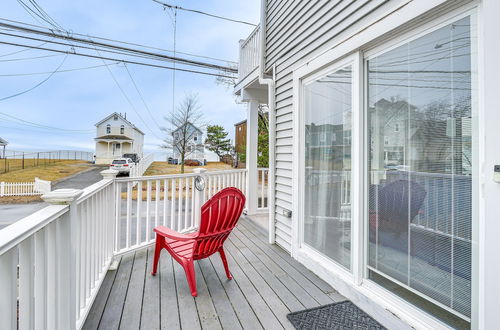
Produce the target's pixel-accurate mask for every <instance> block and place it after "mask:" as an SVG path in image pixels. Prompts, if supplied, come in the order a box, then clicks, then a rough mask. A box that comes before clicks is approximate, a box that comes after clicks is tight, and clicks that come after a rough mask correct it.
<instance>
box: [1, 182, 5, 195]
mask: <svg viewBox="0 0 500 330" xmlns="http://www.w3.org/2000/svg"><path fill="white" fill-rule="evenodd" d="M4 195H5V182H3V181H2V182H0V197H1V196H4Z"/></svg>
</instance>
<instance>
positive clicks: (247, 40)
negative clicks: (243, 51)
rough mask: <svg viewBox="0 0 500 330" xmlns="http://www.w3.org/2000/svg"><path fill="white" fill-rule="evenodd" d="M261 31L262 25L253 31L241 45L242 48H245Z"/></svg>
mask: <svg viewBox="0 0 500 330" xmlns="http://www.w3.org/2000/svg"><path fill="white" fill-rule="evenodd" d="M259 31H260V24H259V25H257V26H256V27H255V29H253V31H252V32H251V33H250V34H249V35H248V37H247V38H246V39H245V40H244V41H243V42H242V43H241V48H243V47H245V46H246V45H247V44H248V42H249V41H250V40H251V39H252V38H253V37H254V36H255V35H256V34H257V33H258V32H259Z"/></svg>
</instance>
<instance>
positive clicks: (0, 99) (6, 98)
mask: <svg viewBox="0 0 500 330" xmlns="http://www.w3.org/2000/svg"><path fill="white" fill-rule="evenodd" d="M67 58H68V55H66V56H64V59H63V60H62V62H61V64H59V66H58V67H57V68H56V69H55V70H54V71H53V72H51V73H50V74H49V75H48V76H47V78H45V79H44V80H42V81H40V82H39V83H38V84H36V85H35V86H33V87H31V88H28V89H27V90H24V91H22V92H19V93H16V94H13V95H9V96H6V97H3V98H0V101H5V100H8V99H11V98H13V97H16V96H19V95H22V94H26V93H28V92H31V91H32V90H34V89H35V88H37V87H39V86H40V85H42V84H43V83H45V82H46V81H47V80H49V79H50V77H52V76H53V75H54V73H56V72H57V70H59V69H60V68H61V67H62V65H63V64H64V62H65V61H66V59H67Z"/></svg>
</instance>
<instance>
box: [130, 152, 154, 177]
mask: <svg viewBox="0 0 500 330" xmlns="http://www.w3.org/2000/svg"><path fill="white" fill-rule="evenodd" d="M153 161H154V155H153V154H149V155H146V156H144V157H142V158H141V159H140V160H139V162H138V163H137V164H135V165H134V166H132V168H131V169H130V176H134V177H135V176H141V175H144V172H146V170H147V169H148V167H149V166H151V164H152V163H153Z"/></svg>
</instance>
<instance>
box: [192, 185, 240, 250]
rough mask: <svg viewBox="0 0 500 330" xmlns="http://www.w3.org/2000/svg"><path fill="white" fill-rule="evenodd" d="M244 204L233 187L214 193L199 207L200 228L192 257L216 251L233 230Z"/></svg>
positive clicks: (238, 192)
mask: <svg viewBox="0 0 500 330" xmlns="http://www.w3.org/2000/svg"><path fill="white" fill-rule="evenodd" d="M244 206H245V196H244V195H243V193H242V192H241V191H240V190H239V189H237V188H234V187H229V188H225V189H223V190H221V191H219V192H218V193H217V194H215V195H214V196H213V197H212V198H210V199H209V200H208V201H207V202H206V203H205V204H204V205H203V206H202V207H201V221H200V229H199V232H198V235H197V238H196V244H195V247H194V254H193V256H194V258H195V259H201V258H204V257H207V256H210V255H212V254H213V253H215V252H217V251H218V250H219V248H220V247H221V246H222V244H223V243H224V241H225V240H226V238H227V237H228V236H229V234H230V233H231V230H233V228H234V226H236V223H237V222H238V219H239V218H240V216H241V213H242V212H243V207H244Z"/></svg>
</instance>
